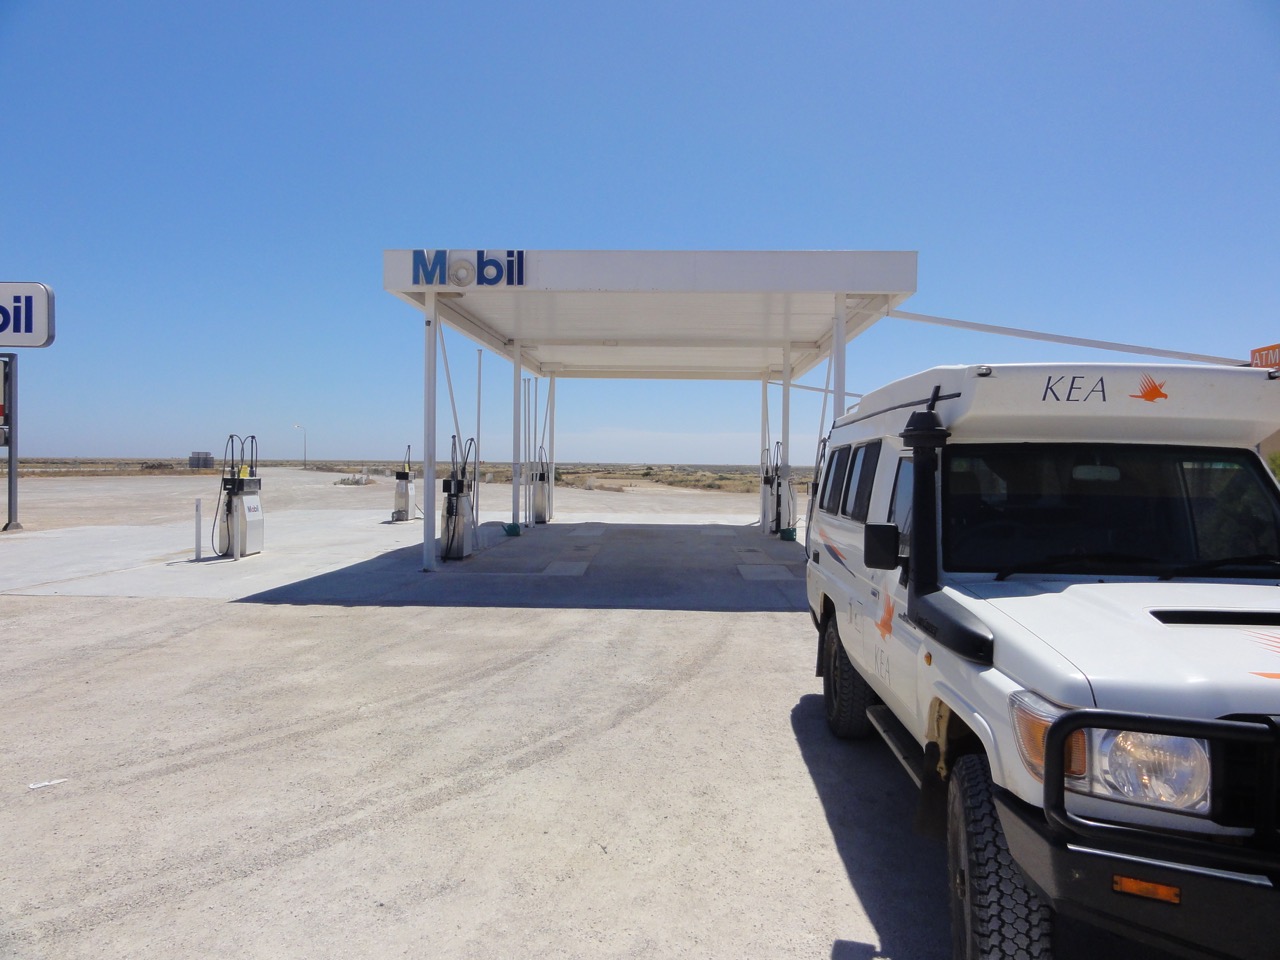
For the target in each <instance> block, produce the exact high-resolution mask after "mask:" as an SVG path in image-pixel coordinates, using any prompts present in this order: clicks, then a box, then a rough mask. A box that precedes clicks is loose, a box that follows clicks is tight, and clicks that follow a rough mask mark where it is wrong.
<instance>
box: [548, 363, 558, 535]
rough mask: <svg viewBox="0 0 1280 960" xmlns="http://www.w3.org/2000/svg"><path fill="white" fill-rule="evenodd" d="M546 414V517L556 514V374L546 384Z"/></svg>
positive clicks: (550, 517) (549, 517)
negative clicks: (547, 421)
mask: <svg viewBox="0 0 1280 960" xmlns="http://www.w3.org/2000/svg"><path fill="white" fill-rule="evenodd" d="M547 414H548V416H549V417H550V420H551V433H550V436H549V437H548V438H547V440H548V443H549V446H548V448H547V459H548V460H549V461H550V463H548V464H547V466H548V467H549V468H550V470H551V473H550V475H549V476H548V477H547V519H548V520H551V519H553V518H554V517H555V515H556V375H555V374H554V373H553V374H551V382H550V383H548V384H547Z"/></svg>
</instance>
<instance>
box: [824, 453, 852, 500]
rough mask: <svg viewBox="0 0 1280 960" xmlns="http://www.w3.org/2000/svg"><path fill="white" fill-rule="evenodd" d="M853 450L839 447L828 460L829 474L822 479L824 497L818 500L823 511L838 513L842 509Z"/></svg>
mask: <svg viewBox="0 0 1280 960" xmlns="http://www.w3.org/2000/svg"><path fill="white" fill-rule="evenodd" d="M852 450H853V448H852V447H837V448H836V449H835V450H833V451H832V453H831V456H830V457H829V458H828V460H827V475H826V478H825V479H824V480H823V481H822V499H821V500H819V501H818V506H819V507H820V508H821V509H822V512H823V513H836V512H838V511H839V509H840V501H841V499H842V498H843V497H844V482H845V476H846V474H847V473H848V470H849V454H850V453H851V452H852Z"/></svg>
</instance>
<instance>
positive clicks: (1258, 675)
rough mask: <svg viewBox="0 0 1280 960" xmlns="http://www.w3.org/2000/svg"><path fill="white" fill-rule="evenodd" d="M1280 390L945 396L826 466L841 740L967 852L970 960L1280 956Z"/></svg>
mask: <svg viewBox="0 0 1280 960" xmlns="http://www.w3.org/2000/svg"><path fill="white" fill-rule="evenodd" d="M1277 428H1280V380H1278V379H1277V373H1276V372H1272V371H1267V370H1261V369H1251V368H1247V367H1202V366H1173V365H1165V366H1155V365H1152V366H1138V365H1129V364H1080V365H1059V364H1055V365H1041V364H1012V365H992V366H969V367H940V368H937V369H934V370H930V371H927V372H925V373H921V374H918V375H916V376H913V377H909V378H907V379H904V380H901V381H898V382H897V383H894V384H892V385H890V386H887V387H885V388H883V389H881V390H877V391H876V392H874V393H871V394H868V395H867V396H865V397H864V398H863V399H862V400H861V401H860V402H859V403H858V405H857V407H855V408H854V409H852V410H850V411H849V412H848V413H846V414H845V415H844V416H842V417H840V418H839V419H838V420H837V421H836V423H835V425H834V426H833V428H832V430H831V434H830V436H829V437H828V438H827V439H826V440H824V441H823V443H824V446H825V452H824V454H823V458H822V470H821V472H820V474H819V478H818V482H817V484H816V487H815V491H814V496H813V498H812V502H811V506H810V511H811V513H810V520H809V533H808V542H807V552H808V576H807V581H808V596H809V606H810V612H811V614H812V616H813V620H814V624H815V626H816V627H817V628H818V635H819V641H818V675H819V676H821V677H822V678H823V692H824V700H825V705H826V715H827V722H828V725H829V726H830V728H831V730H832V731H833V732H834V733H835V734H836V735H837V736H840V737H863V736H868V735H870V734H871V733H872V732H873V731H877V732H879V733H880V734H881V735H882V736H884V738H885V739H886V741H888V743H889V744H890V746H891V747H893V749H894V750H895V752H896V753H897V754H898V756H899V757H900V758H901V759H902V761H903V763H904V765H905V766H906V767H907V769H908V770H909V771H910V772H912V774H913V776H914V778H915V779H916V782H917V783H918V784H919V785H920V787H921V793H920V810H919V818H918V819H919V823H920V824H921V825H922V826H923V827H925V828H926V829H929V828H932V829H936V830H937V831H938V832H943V830H945V834H946V837H947V852H948V870H949V872H950V877H949V884H948V886H949V888H950V891H951V893H950V896H951V922H952V939H953V943H954V947H955V956H956V957H964V958H970V957H984V958H985V957H1039V958H1047V957H1051V956H1052V929H1051V928H1052V921H1053V916H1054V913H1055V912H1056V911H1061V912H1064V913H1067V912H1070V913H1074V914H1076V915H1078V916H1082V917H1084V918H1086V919H1088V920H1089V921H1091V922H1093V923H1096V924H1099V925H1102V926H1106V927H1110V928H1113V929H1116V930H1119V931H1120V932H1122V933H1124V934H1126V935H1127V936H1130V937H1133V938H1135V939H1139V940H1143V941H1146V942H1148V943H1153V944H1157V945H1160V946H1161V947H1163V948H1164V949H1166V950H1170V951H1173V952H1176V953H1179V954H1182V955H1186V956H1213V957H1241V958H1249V960H1259V958H1267V957H1272V958H1275V957H1280V489H1278V488H1277V485H1276V482H1275V480H1274V479H1273V478H1272V476H1271V473H1270V472H1269V471H1268V470H1267V468H1266V466H1265V464H1264V463H1263V462H1262V460H1261V458H1260V457H1259V455H1258V452H1257V447H1258V444H1259V443H1260V442H1261V441H1262V440H1263V439H1265V438H1266V437H1267V436H1269V435H1270V434H1272V433H1273V432H1275V431H1276V430H1277Z"/></svg>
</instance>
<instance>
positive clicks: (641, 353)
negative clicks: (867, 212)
mask: <svg viewBox="0 0 1280 960" xmlns="http://www.w3.org/2000/svg"><path fill="white" fill-rule="evenodd" d="M383 285H384V286H385V288H386V289H387V290H388V291H390V292H391V293H393V294H395V295H396V296H397V297H399V298H401V299H402V300H405V301H406V302H408V303H409V304H411V305H413V306H414V307H416V308H417V309H419V310H426V311H430V310H431V304H430V302H429V301H430V300H431V299H432V295H433V294H434V299H435V311H436V313H437V315H438V316H439V318H440V320H441V321H442V322H444V323H446V324H448V325H449V326H451V327H453V328H454V329H456V330H458V331H460V332H462V333H464V334H466V335H467V336H468V337H470V338H472V339H473V340H475V341H477V342H478V343H480V344H482V345H484V346H486V347H489V348H490V349H492V350H494V351H496V352H498V353H500V354H503V355H504V356H507V357H512V356H513V353H514V347H515V343H516V342H517V341H518V342H519V343H520V351H521V354H522V356H523V365H524V367H525V369H528V370H532V371H533V372H535V373H538V374H540V375H544V376H547V375H552V374H554V375H555V376H557V377H627V378H636V379H645V378H683V379H697V380H714V379H734V380H760V379H764V378H776V377H779V376H782V374H783V371H784V366H785V363H786V354H787V345H788V344H790V354H791V357H790V359H791V374H792V376H793V377H798V376H801V375H802V374H804V373H805V372H806V371H808V370H810V369H812V368H813V367H814V366H816V365H817V364H818V363H820V362H821V361H822V360H823V359H825V358H826V357H827V356H828V355H829V353H830V350H831V340H832V331H833V329H834V327H833V320H834V318H835V317H836V315H837V314H836V311H837V310H843V311H844V314H845V323H844V332H845V340H846V343H847V342H848V341H849V340H852V339H853V338H854V337H855V336H857V335H858V334H859V333H860V332H862V331H863V330H865V329H866V328H867V327H869V326H870V325H871V324H873V323H874V322H875V321H876V320H878V319H880V318H881V317H883V316H885V314H886V313H887V312H888V311H890V310H892V309H894V308H895V307H896V306H898V305H899V304H900V303H902V302H903V301H904V300H906V299H907V298H908V297H909V296H910V295H911V294H912V293H914V292H915V289H916V254H915V253H914V252H909V251H908V252H868V251H844V250H840V251H696V252H680V251H612V250H590V251H570V250H555V251H550V250H544V251H533V250H529V251H523V250H520V251H517V250H492V249H490V250H427V249H423V250H388V251H385V253H384V254H383Z"/></svg>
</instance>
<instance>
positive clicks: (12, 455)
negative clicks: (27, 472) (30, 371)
mask: <svg viewBox="0 0 1280 960" xmlns="http://www.w3.org/2000/svg"><path fill="white" fill-rule="evenodd" d="M0 358H3V359H4V361H5V368H6V369H5V378H4V416H5V420H6V421H7V422H8V424H9V522H8V523H6V524H5V525H4V529H5V530H21V529H22V524H20V523H19V522H18V355H17V354H16V353H0Z"/></svg>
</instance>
